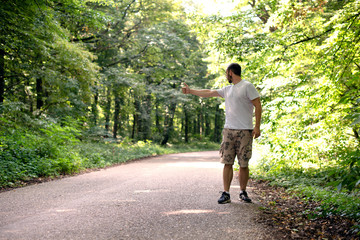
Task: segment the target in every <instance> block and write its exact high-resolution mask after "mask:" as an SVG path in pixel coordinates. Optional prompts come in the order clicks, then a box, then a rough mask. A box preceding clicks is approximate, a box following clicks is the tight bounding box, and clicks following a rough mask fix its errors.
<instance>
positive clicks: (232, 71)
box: [226, 63, 241, 83]
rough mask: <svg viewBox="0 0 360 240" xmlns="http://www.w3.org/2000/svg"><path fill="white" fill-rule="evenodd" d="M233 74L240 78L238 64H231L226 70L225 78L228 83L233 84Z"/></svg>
mask: <svg viewBox="0 0 360 240" xmlns="http://www.w3.org/2000/svg"><path fill="white" fill-rule="evenodd" d="M233 74H235V75H237V76H239V77H241V67H240V65H239V64H238V63H231V64H230V65H229V66H228V67H227V69H226V78H227V80H228V81H229V83H232V82H233Z"/></svg>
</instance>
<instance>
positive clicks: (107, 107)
mask: <svg viewBox="0 0 360 240" xmlns="http://www.w3.org/2000/svg"><path fill="white" fill-rule="evenodd" d="M110 111H111V88H110V87H107V89H106V105H105V130H106V131H109V128H110Z"/></svg>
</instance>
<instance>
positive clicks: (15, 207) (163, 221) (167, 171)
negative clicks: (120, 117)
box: [0, 152, 272, 240]
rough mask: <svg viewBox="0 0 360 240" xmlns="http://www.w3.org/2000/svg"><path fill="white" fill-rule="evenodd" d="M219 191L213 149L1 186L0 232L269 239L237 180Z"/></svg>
mask: <svg viewBox="0 0 360 240" xmlns="http://www.w3.org/2000/svg"><path fill="white" fill-rule="evenodd" d="M220 190H222V164H220V163H218V153H217V152H201V153H185V154H172V155H166V156H160V157H154V158H149V159H144V160H141V161H135V162H131V163H128V164H124V165H120V166H117V167H112V168H108V169H104V170H101V171H95V172H91V173H87V174H82V175H78V176H75V177H69V178H65V179H61V180H56V181H52V182H47V183H42V184H38V185H32V186H28V187H24V188H19V189H15V190H12V191H8V192H3V193H0V239H36V240H37V239H87V240H88V239H117V240H118V239H207V240H208V239H251V240H254V239H271V236H272V235H271V232H269V230H266V229H265V228H264V227H263V226H262V225H259V224H258V223H256V222H255V220H254V219H255V217H256V216H257V214H258V207H259V206H258V205H257V202H256V200H255V201H254V202H255V204H246V203H242V202H239V201H238V200H237V195H238V192H239V188H238V183H237V181H233V186H232V188H231V193H232V198H233V202H232V203H231V204H225V205H219V204H218V203H217V199H218V198H219V196H220V194H219V191H220ZM249 195H250V196H252V192H251V188H250V189H249Z"/></svg>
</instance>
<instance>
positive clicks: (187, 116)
mask: <svg viewBox="0 0 360 240" xmlns="http://www.w3.org/2000/svg"><path fill="white" fill-rule="evenodd" d="M184 111H185V142H186V143H188V142H189V123H190V117H189V111H188V109H187V107H186V106H185V107H184Z"/></svg>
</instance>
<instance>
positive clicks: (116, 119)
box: [113, 92, 120, 139]
mask: <svg viewBox="0 0 360 240" xmlns="http://www.w3.org/2000/svg"><path fill="white" fill-rule="evenodd" d="M114 95H115V109H114V110H115V112H114V128H113V138H115V139H116V138H117V132H118V130H119V116H120V97H119V93H116V92H114Z"/></svg>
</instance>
